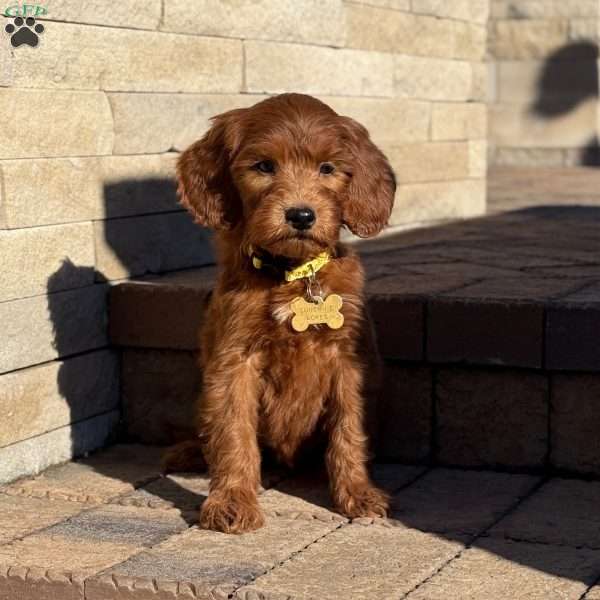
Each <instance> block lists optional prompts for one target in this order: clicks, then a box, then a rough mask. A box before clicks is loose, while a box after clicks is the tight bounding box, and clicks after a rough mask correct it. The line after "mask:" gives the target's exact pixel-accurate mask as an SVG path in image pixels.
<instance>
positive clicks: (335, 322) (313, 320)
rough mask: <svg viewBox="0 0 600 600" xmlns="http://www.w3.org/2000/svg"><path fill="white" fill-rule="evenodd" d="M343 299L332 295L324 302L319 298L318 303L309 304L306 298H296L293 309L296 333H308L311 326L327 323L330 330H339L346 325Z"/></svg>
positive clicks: (292, 305) (293, 325)
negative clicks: (342, 309) (342, 311)
mask: <svg viewBox="0 0 600 600" xmlns="http://www.w3.org/2000/svg"><path fill="white" fill-rule="evenodd" d="M342 304H343V301H342V297H341V296H338V295H337V294H331V295H330V296H327V298H325V299H324V300H323V299H321V298H319V299H318V300H317V301H316V302H307V301H306V300H305V299H304V298H300V297H298V298H294V300H292V303H291V305H290V306H291V309H292V312H293V313H294V316H293V318H292V327H293V328H294V330H295V331H306V330H307V329H308V326H309V325H318V324H321V323H325V324H326V325H328V326H329V328H330V329H339V328H340V327H341V326H342V325H343V324H344V315H343V314H342V313H341V312H340V308H342Z"/></svg>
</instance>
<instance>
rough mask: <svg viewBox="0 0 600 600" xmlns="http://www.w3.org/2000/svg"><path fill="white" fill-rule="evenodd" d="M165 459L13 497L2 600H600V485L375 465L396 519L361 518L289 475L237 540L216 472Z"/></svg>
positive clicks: (67, 472) (64, 470)
mask: <svg viewBox="0 0 600 600" xmlns="http://www.w3.org/2000/svg"><path fill="white" fill-rule="evenodd" d="M159 454H160V450H159V449H157V448H153V447H148V446H140V445H137V446H136V445H129V446H123V445H121V446H115V447H112V448H110V449H108V450H105V451H103V452H101V453H99V454H98V455H95V456H93V457H91V458H90V459H84V460H82V461H80V462H76V463H70V464H66V465H63V466H59V467H55V468H52V469H50V470H49V471H47V472H46V473H43V474H41V475H39V476H38V477H35V478H30V479H26V480H22V481H17V482H14V483H13V484H9V485H6V486H2V487H0V531H2V532H3V536H2V538H1V543H0V599H2V600H9V599H10V600H17V599H19V600H25V599H27V600H29V599H30V598H34V599H41V598H45V599H47V598H57V599H61V600H62V599H63V598H65V599H69V600H70V599H71V598H78V599H84V598H85V599H88V600H100V599H102V600H111V599H115V600H116V599H121V598H123V599H125V598H127V599H133V598H135V599H145V598H148V599H153V600H159V599H160V600H163V599H165V600H166V599H176V598H182V599H183V598H186V599H190V598H202V599H204V598H207V599H208V598H211V599H212V598H223V599H224V598H228V597H229V598H236V599H244V600H255V599H265V600H282V599H284V598H285V599H296V598H298V599H309V598H310V599H323V600H325V599H327V600H329V599H331V600H338V599H348V600H353V599H359V598H370V599H381V600H390V599H398V600H399V599H400V598H410V599H413V598H415V599H416V598H420V599H433V598H435V599H437V598H440V599H441V598H444V599H445V598H457V599H458V598H460V599H463V598H477V599H479V598H486V599H488V598H499V599H503V598H528V599H533V600H536V599H538V598H539V599H540V600H542V599H543V600H548V599H552V598H560V599H561V600H564V599H571V598H572V599H573V600H575V599H579V598H587V599H591V598H594V597H597V596H595V595H596V594H597V593H598V591H597V590H596V588H595V585H596V584H597V582H598V581H599V580H600V554H599V553H598V550H599V549H600V525H599V524H600V519H599V518H598V508H597V507H598V505H599V504H600V483H597V482H589V481H582V480H573V479H561V478H542V477H539V476H535V475H525V474H509V473H494V472H491V471H469V470H459V469H444V468H428V467H423V466H409V465H406V466H403V465H385V464H384V465H375V466H374V468H373V476H374V478H375V479H376V481H378V483H379V484H380V485H382V486H383V487H385V488H386V489H387V490H388V491H389V492H390V493H391V494H392V495H393V511H392V514H391V515H390V517H389V518H388V519H356V520H354V521H353V522H349V521H348V520H347V519H345V518H343V517H342V516H340V515H338V514H337V513H335V511H334V510H333V509H332V508H331V506H330V505H329V501H328V494H327V490H326V482H325V480H324V478H322V477H320V476H318V475H316V474H315V475H314V476H313V475H308V474H303V475H293V474H288V473H283V472H281V473H274V474H272V475H271V476H270V477H267V476H265V478H264V481H265V482H267V484H268V485H271V486H272V487H268V488H267V489H265V490H264V491H263V492H262V493H261V495H260V502H261V505H262V507H263V509H264V511H265V513H266V517H267V524H266V526H265V527H264V528H263V529H261V530H259V531H257V532H255V533H249V534H244V535H241V536H235V535H226V534H221V533H215V532H211V531H204V530H201V529H198V527H197V526H196V524H195V514H196V513H195V510H196V508H197V506H199V505H200V504H201V502H202V501H203V499H204V498H205V497H206V491H207V479H206V477H205V476H204V475H203V474H186V475H169V476H161V475H159V473H158V471H157V466H158V458H159ZM75 472H77V473H81V474H82V479H79V478H77V477H73V474H74V473H75ZM265 475H267V474H265ZM87 482H94V485H95V486H97V487H98V488H104V489H105V490H106V491H107V493H106V494H98V495H96V496H94V497H91V496H87V497H84V496H82V495H81V493H80V492H81V485H82V483H87Z"/></svg>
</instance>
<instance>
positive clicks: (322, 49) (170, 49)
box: [0, 0, 489, 481]
mask: <svg viewBox="0 0 600 600" xmlns="http://www.w3.org/2000/svg"><path fill="white" fill-rule="evenodd" d="M40 4H43V6H44V7H45V8H46V9H47V14H45V15H43V16H41V17H40V18H39V21H40V22H41V23H42V24H43V26H44V28H45V29H44V31H43V33H41V34H40V35H39V37H40V42H39V45H38V46H37V47H29V46H27V45H22V46H19V47H13V46H12V45H11V43H10V36H9V35H8V34H6V33H5V31H4V28H5V25H6V24H8V23H9V22H12V18H9V17H7V16H4V17H3V18H2V19H0V26H1V32H0V33H1V37H0V114H1V115H3V122H2V127H0V178H1V185H0V256H1V257H2V268H1V269H0V416H1V417H2V418H1V420H0V481H5V480H9V479H12V478H15V477H18V476H21V475H24V474H27V473H32V472H35V471H38V470H40V469H42V468H44V467H46V466H48V465H49V464H52V463H55V462H59V461H62V460H66V459H68V458H70V457H71V456H72V455H74V454H81V453H83V452H86V451H88V450H91V449H93V448H96V447H98V446H99V445H101V444H103V443H104V442H105V441H106V439H107V437H108V436H109V435H110V434H111V432H112V431H114V430H115V426H116V425H117V424H118V421H119V418H120V390H119V388H120V386H119V357H118V356H117V355H116V354H115V351H114V350H113V349H112V348H111V347H110V345H109V342H108V339H107V334H106V323H107V290H108V288H109V286H110V285H111V283H113V282H115V281H120V280H123V279H126V278H129V277H131V276H140V275H144V274H147V273H160V272H165V271H171V270H178V269H184V268H187V267H192V266H197V265H202V264H206V263H207V262H210V261H211V260H212V259H211V253H210V245H209V241H208V237H207V235H206V233H205V232H203V231H201V230H200V229H199V228H197V227H195V226H194V225H193V224H192V223H191V220H190V219H189V218H188V216H187V214H186V213H184V212H182V211H181V210H180V208H179V206H178V205H177V204H176V201H175V194H174V182H173V166H174V160H175V158H176V156H177V153H178V152H179V151H181V150H182V149H183V148H185V147H186V146H187V145H188V144H189V143H191V142H192V141H193V140H195V139H196V138H198V137H199V136H200V135H201V134H202V133H203V132H204V131H205V130H206V129H207V127H208V119H209V117H211V116H212V115H215V114H217V113H220V112H222V111H225V110H228V109H230V108H233V107H237V106H245V105H250V104H253V103H255V102H256V101H258V100H260V99H261V98H264V97H265V96H266V95H269V94H276V93H280V92H286V91H297V92H305V93H309V94H313V95H316V96H318V97H321V98H322V99H323V100H325V101H326V102H329V103H330V104H331V105H332V106H333V107H334V108H335V109H336V110H337V111H339V112H341V113H344V114H348V115H351V116H354V117H355V118H357V119H358V120H360V121H362V122H363V123H364V124H365V125H366V126H367V127H368V128H369V129H370V130H371V132H372V134H373V137H374V139H375V141H376V142H377V143H379V144H380V145H381V146H382V147H383V149H384V150H385V151H386V152H387V153H388V154H389V156H390V159H391V161H392V163H393V164H394V167H395V168H396V171H397V173H398V177H399V181H400V184H401V185H400V187H399V190H398V196H397V201H396V208H395V211H394V214H393V217H392V226H400V227H405V226H412V225H414V224H417V223H426V222H430V221H440V220H446V219H452V218H459V217H467V216H471V215H476V214H480V213H482V212H483V211H484V209H485V168H486V116H487V115H486V107H485V105H484V103H483V100H484V94H485V90H486V83H485V78H486V69H485V67H484V63H483V60H484V54H485V51H486V34H487V31H486V21H487V17H488V9H489V6H488V4H489V2H488V0H453V2H450V3H449V2H447V1H446V0H370V1H369V2H358V1H357V2H349V1H348V2H346V1H343V0H301V1H298V2H296V1H291V0H289V1H288V0H286V1H280V0H254V1H252V2H250V1H247V2H246V1H241V2H235V3H232V2H228V1H226V0H198V1H196V2H190V1H188V0H186V1H185V2H184V1H183V0H145V1H144V2H137V1H135V0H122V1H120V2H117V3H112V2H100V1H96V0H92V1H91V2H86V3H81V2H75V1H74V0H51V1H50V0H49V1H48V2H40ZM16 5H18V3H17V2H14V3H11V6H16ZM173 309H174V310H177V307H173Z"/></svg>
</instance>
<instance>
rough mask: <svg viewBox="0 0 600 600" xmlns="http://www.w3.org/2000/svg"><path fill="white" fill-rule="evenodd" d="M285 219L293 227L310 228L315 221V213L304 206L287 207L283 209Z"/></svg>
mask: <svg viewBox="0 0 600 600" xmlns="http://www.w3.org/2000/svg"><path fill="white" fill-rule="evenodd" d="M285 220H286V221H287V222H288V223H289V224H290V225H291V226H292V227H293V228H294V229H310V228H311V227H312V226H313V223H314V222H315V213H314V211H313V210H312V209H311V208H307V207H306V206H304V207H302V208H288V209H287V210H286V211H285Z"/></svg>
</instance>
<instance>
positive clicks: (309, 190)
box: [168, 94, 395, 533]
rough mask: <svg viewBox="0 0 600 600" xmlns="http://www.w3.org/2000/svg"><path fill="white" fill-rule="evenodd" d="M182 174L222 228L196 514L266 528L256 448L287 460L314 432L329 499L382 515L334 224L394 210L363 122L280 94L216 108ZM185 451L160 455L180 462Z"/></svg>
mask: <svg viewBox="0 0 600 600" xmlns="http://www.w3.org/2000/svg"><path fill="white" fill-rule="evenodd" d="M178 177H179V193H180V198H181V202H182V203H183V205H184V206H185V207H186V208H188V209H189V211H190V212H191V213H192V215H193V216H194V218H195V220H196V221H197V222H198V223H200V224H201V225H204V226H207V227H211V228H214V229H215V230H216V232H217V233H216V241H217V248H218V262H219V265H220V273H219V277H218V281H217V284H216V287H215V289H214V292H213V295H212V298H211V301H210V306H209V308H208V314H207V318H206V320H205V322H206V325H205V327H204V330H203V332H202V365H201V366H202V370H203V377H204V387H203V397H202V399H201V400H200V405H199V413H200V418H199V423H198V435H199V438H200V439H201V443H202V452H203V454H204V458H205V459H206V462H207V463H208V466H209V470H210V476H211V484H210V494H209V496H208V499H207V500H206V502H205V503H204V505H203V506H202V510H201V514H200V523H201V525H202V526H203V527H205V528H209V529H215V530H220V531H225V532H235V533H239V532H243V531H249V530H252V529H256V528H258V527H260V526H261V525H262V524H263V516H262V514H261V510H260V508H259V505H258V501H257V491H258V487H259V484H260V463H261V453H260V448H261V446H266V447H269V448H270V449H271V450H272V451H273V452H274V453H275V455H276V456H277V457H278V458H279V459H280V460H281V461H282V462H284V463H285V464H287V465H292V464H293V463H294V460H295V458H296V457H297V455H298V452H299V450H300V448H301V447H302V446H303V443H304V442H306V441H307V440H308V439H309V438H311V437H312V436H313V434H314V433H315V432H316V431H317V430H322V431H324V432H325V435H326V436H327V451H326V464H327V470H328V473H329V478H330V487H331V493H332V497H333V500H334V503H335V506H336V507H337V508H338V510H339V511H340V512H341V513H343V514H344V515H347V516H349V517H359V516H384V515H385V514H386V510H387V498H386V495H385V494H384V493H383V492H381V491H380V490H378V489H377V488H376V487H374V486H373V484H372V483H371V481H370V479H369V475H368V472H367V465H366V460H367V449H366V444H367V439H366V435H365V431H364V424H363V413H364V406H363V397H362V392H361V389H362V382H363V370H364V367H363V362H364V361H363V360H362V359H361V356H360V350H361V348H359V347H358V345H359V339H360V335H361V329H362V328H363V327H364V322H365V314H364V308H363V271H362V268H361V264H360V261H359V259H358V257H357V256H356V255H355V254H354V252H352V251H351V250H349V249H348V248H346V247H345V246H343V245H342V244H341V243H340V241H339V235H340V230H341V228H342V227H343V226H346V227H348V229H350V230H351V231H352V232H354V233H355V234H357V235H359V236H361V237H368V236H372V235H375V234H376V233H378V232H379V231H380V230H381V229H382V228H383V227H384V226H385V224H386V223H387V220H388V218H389V215H390V212H391V209H392V204H393V198H394V191H395V180H394V174H393V172H392V169H391V168H390V165H389V164H388V162H387V160H386V158H385V156H384V155H383V154H382V153H381V151H380V150H378V149H377V147H376V146H375V145H374V144H373V143H372V142H371V141H370V139H369V135H368V133H367V131H366V129H365V128H364V127H362V126H361V125H359V124H358V123H357V122H355V121H353V120H352V119H350V118H348V117H342V116H339V115H338V114H336V113H335V112H334V111H333V110H332V109H331V108H329V107H328V106H327V105H325V104H323V103H322V102H320V101H319V100H316V99H315V98H312V97H310V96H304V95H300V94H283V95H280V96H277V97H274V98H269V99H267V100H264V101H262V102H259V103H258V104H256V105H255V106H253V107H251V108H243V109H237V110H232V111H229V112H227V113H224V114H221V115H219V116H217V117H215V118H214V120H213V125H212V127H211V129H210V130H209V131H208V133H207V134H206V135H205V136H204V137H203V138H202V139H201V140H199V141H198V142H196V143H195V144H193V145H192V146H191V147H190V148H188V149H187V150H186V151H185V152H184V153H183V154H182V155H181V157H180V159H179V163H178ZM336 295H337V296H339V299H338V298H336V297H335V296H336ZM298 299H301V300H302V301H303V302H301V301H300V300H298ZM340 304H341V307H340ZM298 312H300V313H301V314H300V316H299V317H298V318H296V319H294V317H295V316H296V315H297V313H298ZM340 315H341V316H340ZM189 450H190V446H189V445H187V446H186V445H184V446H182V447H180V448H175V450H174V451H172V452H171V454H170V455H169V457H168V462H170V463H171V465H181V464H182V463H183V464H185V462H186V460H187V457H189Z"/></svg>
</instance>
